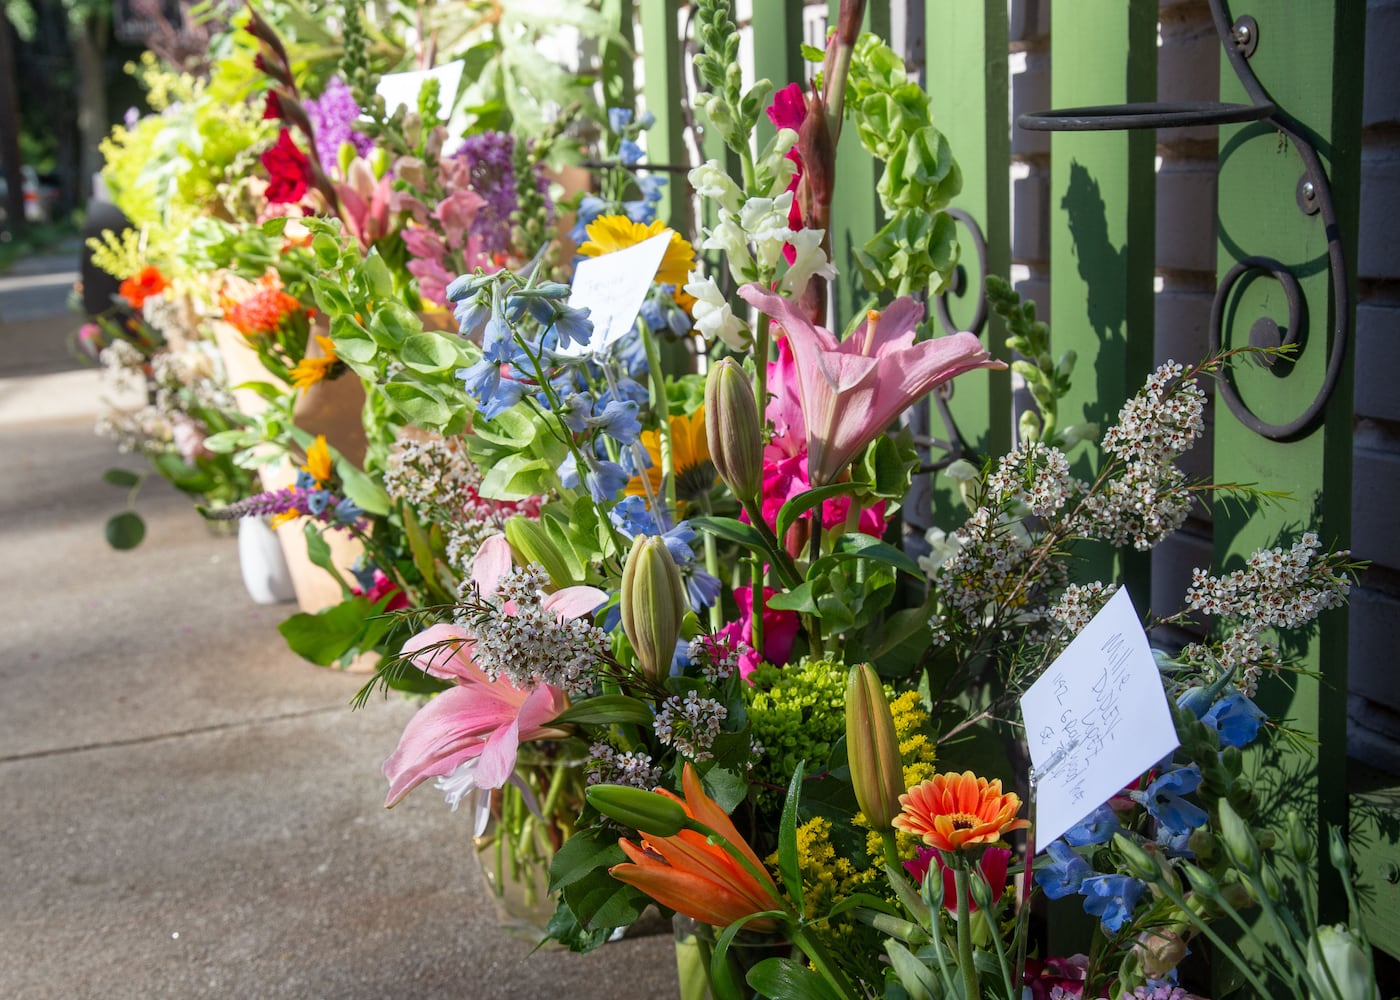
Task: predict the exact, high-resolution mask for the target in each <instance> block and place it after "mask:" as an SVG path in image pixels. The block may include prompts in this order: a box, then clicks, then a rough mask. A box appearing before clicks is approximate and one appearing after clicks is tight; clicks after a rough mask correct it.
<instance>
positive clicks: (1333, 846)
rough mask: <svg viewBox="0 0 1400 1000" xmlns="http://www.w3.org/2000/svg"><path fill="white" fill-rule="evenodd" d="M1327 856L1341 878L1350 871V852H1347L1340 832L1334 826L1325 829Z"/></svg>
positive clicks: (1345, 843) (1344, 840)
mask: <svg viewBox="0 0 1400 1000" xmlns="http://www.w3.org/2000/svg"><path fill="white" fill-rule="evenodd" d="M1327 856H1328V858H1330V859H1331V861H1332V867H1333V868H1335V869H1337V871H1338V873H1340V874H1341V875H1342V876H1343V877H1345V876H1346V874H1347V872H1349V871H1351V852H1350V851H1348V850H1347V842H1346V839H1345V838H1344V837H1343V836H1342V831H1341V830H1339V829H1337V827H1335V826H1329V827H1328V828H1327Z"/></svg>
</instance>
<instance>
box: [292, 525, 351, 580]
mask: <svg viewBox="0 0 1400 1000" xmlns="http://www.w3.org/2000/svg"><path fill="white" fill-rule="evenodd" d="M301 533H302V535H303V537H305V538H306V558H308V559H310V560H311V565H313V566H319V567H321V568H322V569H323V570H325V571H326V572H327V573H329V574H330V575H331V576H333V577H335V581H336V583H338V584H340V592H341V593H342V594H344V595H345V596H347V597H349V595H350V588H349V587H348V586H346V584H345V580H344V579H343V578H342V577H341V575H340V570H338V569H336V568H335V564H334V563H333V562H331V547H330V543H328V542H327V541H326V540H325V539H324V538H323V537H321V529H320V528H318V527H317V526H316V522H314V521H307V522H306V523H305V524H304V525H302V528H301Z"/></svg>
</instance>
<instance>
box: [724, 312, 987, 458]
mask: <svg viewBox="0 0 1400 1000" xmlns="http://www.w3.org/2000/svg"><path fill="white" fill-rule="evenodd" d="M739 295H740V296H741V297H742V298H743V299H744V300H745V301H746V302H748V303H749V304H750V305H752V306H754V307H755V308H757V309H758V310H759V311H760V312H763V313H765V314H767V315H768V316H770V317H772V318H773V319H774V320H775V321H776V322H777V324H778V325H779V326H780V327H782V329H783V330H784V331H785V333H786V334H787V339H788V341H789V343H790V344H791V346H792V353H793V358H794V360H795V362H796V367H797V375H798V390H799V394H800V400H801V404H802V413H803V416H804V418H805V421H806V425H807V459H808V472H809V475H810V477H811V482H812V485H813V486H825V485H827V484H828V483H831V482H833V481H834V480H835V479H836V478H837V476H839V475H840V473H841V472H842V470H843V469H845V468H846V466H847V465H849V464H850V463H851V461H852V460H853V459H854V458H855V457H856V456H857V455H858V454H859V453H860V452H861V451H862V450H863V449H864V448H865V446H866V445H868V444H869V443H870V442H871V441H873V440H874V439H875V438H876V437H877V436H878V435H880V434H881V433H883V432H884V430H885V428H886V427H888V426H889V425H890V424H891V423H893V422H894V419H895V418H896V417H897V416H898V415H899V414H900V413H902V412H903V411H904V410H905V409H906V408H907V407H908V406H909V405H910V404H912V403H914V402H915V401H916V400H917V399H918V398H919V397H921V396H923V395H924V394H925V393H927V392H928V391H929V390H931V389H932V388H933V387H934V386H936V385H938V384H939V383H941V382H944V381H947V380H948V379H950V378H953V377H955V376H957V375H960V374H962V373H963V372H966V371H971V370H972V369H974V368H1004V367H1006V366H1005V365H1004V364H1003V363H1002V362H1000V361H996V360H993V359H992V357H991V356H990V355H989V354H988V353H987V351H986V350H985V349H984V348H983V347H982V342H981V341H980V340H978V339H977V337H976V336H975V335H974V334H971V333H958V334H954V335H952V336H950V337H938V338H935V339H933V340H927V341H924V342H922V343H914V328H915V326H916V325H917V324H918V322H919V320H920V318H921V317H922V316H923V307H922V306H920V305H919V304H918V303H916V302H914V301H913V300H912V299H910V298H908V297H906V298H903V299H899V300H897V301H896V302H895V303H893V304H892V305H891V306H890V308H889V309H887V310H886V311H885V312H884V313H883V314H876V315H875V316H874V317H873V319H874V322H873V323H872V322H871V319H870V318H867V320H866V322H865V324H864V325H863V326H861V327H858V328H857V329H856V331H855V332H854V333H853V334H852V335H851V337H849V338H848V339H847V340H845V341H844V342H838V341H837V339H836V337H835V335H834V334H833V333H832V332H831V331H830V330H827V329H825V328H824V327H820V326H816V325H814V324H813V323H811V322H810V321H809V320H807V318H806V317H805V316H803V315H802V314H801V313H800V312H798V311H797V309H796V308H795V307H794V306H793V305H792V303H790V302H788V301H787V300H786V299H784V298H782V297H781V296H779V295H775V294H773V293H772V292H770V291H768V290H767V289H765V288H763V287H762V286H761V285H757V284H750V285H745V286H744V287H743V288H741V289H740V290H739Z"/></svg>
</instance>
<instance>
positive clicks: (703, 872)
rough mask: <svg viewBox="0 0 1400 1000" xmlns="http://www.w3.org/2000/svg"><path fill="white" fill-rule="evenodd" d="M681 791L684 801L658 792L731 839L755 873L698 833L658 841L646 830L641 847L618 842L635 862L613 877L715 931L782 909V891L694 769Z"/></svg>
mask: <svg viewBox="0 0 1400 1000" xmlns="http://www.w3.org/2000/svg"><path fill="white" fill-rule="evenodd" d="M681 787H682V789H683V790H684V791H685V799H684V800H682V799H680V798H678V797H677V796H676V795H674V794H672V793H671V792H669V791H667V790H666V789H664V788H658V789H656V794H658V795H665V796H667V797H669V798H671V799H674V800H675V801H677V802H680V803H681V805H683V806H684V807H685V813H686V816H688V817H690V818H691V819H694V820H697V821H699V822H700V823H703V824H704V825H705V826H707V827H709V828H710V829H711V830H713V831H715V832H716V833H718V834H719V835H720V836H722V837H723V838H724V839H725V840H727V841H728V842H729V843H730V844H731V845H732V846H733V847H734V849H735V850H737V851H739V853H741V854H742V855H743V856H744V858H745V859H747V860H748V861H749V863H750V864H751V865H752V866H753V870H752V871H750V870H749V869H748V867H746V866H745V865H742V864H740V863H739V862H738V861H737V860H736V859H735V858H734V857H733V856H732V855H731V854H730V853H729V852H728V851H727V850H725V849H724V848H723V847H721V846H719V845H718V844H711V843H709V841H708V839H707V838H706V837H705V835H704V834H702V833H699V832H697V831H695V830H690V829H683V830H681V831H680V832H678V833H677V834H675V836H672V837H656V836H652V835H650V834H648V833H646V832H645V831H642V844H641V846H640V847H638V846H637V845H636V844H634V843H632V842H631V841H630V840H627V839H626V838H624V839H622V840H620V841H619V842H618V843H619V846H621V848H622V851H623V853H624V854H626V855H627V857H628V858H629V859H631V862H630V863H629V864H620V865H614V866H613V867H612V868H610V869H608V871H609V872H610V873H611V874H612V876H613V878H615V879H617V880H618V881H619V882H625V883H627V884H628V885H631V886H635V887H636V888H638V889H641V890H642V891H643V892H645V893H646V894H647V895H648V896H650V897H651V898H652V899H654V900H656V901H657V902H658V903H660V904H661V905H662V906H666V907H669V908H671V909H673V910H675V911H676V912H677V913H683V914H685V915H686V916H687V917H692V918H694V919H695V920H700V921H703V922H704V923H707V924H711V925H713V926H715V927H727V926H728V925H730V924H732V923H733V922H734V921H736V920H741V919H743V918H744V917H747V916H749V915H751V914H754V913H761V912H763V911H764V910H772V909H777V908H778V906H779V904H778V903H777V902H775V899H776V894H777V891H778V889H777V886H776V885H775V884H774V883H773V879H772V877H771V876H769V874H768V872H767V870H766V869H765V868H764V867H763V863H762V862H761V861H759V859H758V855H757V854H755V853H754V851H753V848H751V847H750V846H749V845H748V843H747V842H746V841H745V840H744V838H743V837H741V836H740V835H739V831H738V830H737V829H735V827H734V824H733V823H732V822H730V819H729V817H728V816H727V815H725V813H724V810H723V809H721V808H720V807H719V806H718V805H716V804H715V801H714V800H713V799H711V798H710V797H709V796H708V795H706V794H705V792H704V789H702V788H701V787H700V778H699V777H698V776H697V775H696V773H695V769H694V768H693V767H691V766H690V765H689V764H686V766H685V774H684V775H683V777H682V779H681ZM760 876H761V877H760ZM748 927H749V928H750V929H752V930H756V931H771V930H775V929H776V928H777V923H776V922H775V921H773V920H771V919H769V918H766V917H765V918H763V919H760V920H754V921H751V922H750V923H749V924H748Z"/></svg>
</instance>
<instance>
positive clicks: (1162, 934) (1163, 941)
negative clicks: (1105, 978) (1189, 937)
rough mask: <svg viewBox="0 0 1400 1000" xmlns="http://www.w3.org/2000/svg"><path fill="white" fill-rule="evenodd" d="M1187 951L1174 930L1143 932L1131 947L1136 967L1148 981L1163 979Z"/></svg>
mask: <svg viewBox="0 0 1400 1000" xmlns="http://www.w3.org/2000/svg"><path fill="white" fill-rule="evenodd" d="M1188 950H1189V949H1188V948H1187V947H1186V941H1185V939H1184V938H1183V937H1182V936H1181V935H1180V934H1179V933H1177V932H1176V931H1174V930H1161V931H1144V932H1143V933H1142V934H1139V935H1138V939H1137V944H1135V945H1134V946H1133V952H1134V953H1135V954H1136V955H1137V957H1138V966H1139V968H1141V969H1142V972H1143V975H1145V976H1147V978H1149V979H1165V978H1166V977H1167V974H1168V973H1170V972H1171V971H1172V969H1175V968H1176V967H1177V966H1178V965H1180V964H1181V962H1182V960H1183V959H1184V958H1186V953H1187V951H1188Z"/></svg>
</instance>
